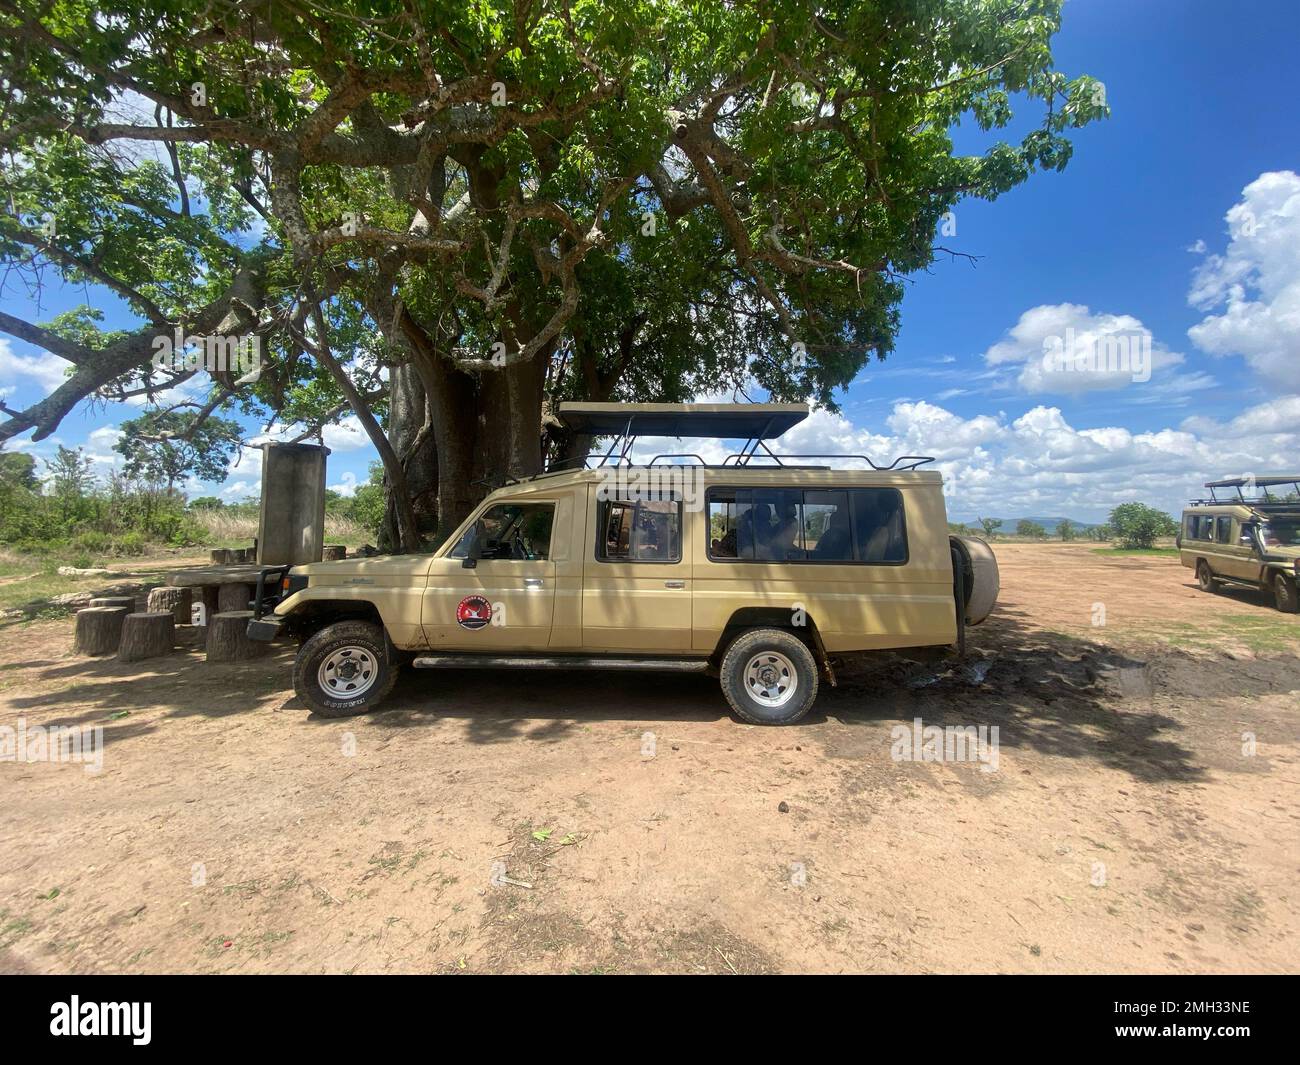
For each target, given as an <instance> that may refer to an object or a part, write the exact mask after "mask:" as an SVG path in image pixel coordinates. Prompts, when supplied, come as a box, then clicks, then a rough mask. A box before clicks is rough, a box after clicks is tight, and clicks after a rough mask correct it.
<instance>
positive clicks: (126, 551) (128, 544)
mask: <svg viewBox="0 0 1300 1065" xmlns="http://www.w3.org/2000/svg"><path fill="white" fill-rule="evenodd" d="M113 549H114V550H115V551H116V552H117V553H118V554H119V555H143V554H144V553H145V551H147V550H148V549H149V541H148V539H147V538H146V537H145V535H144V533H142V532H129V533H126V534H124V535H122V536H119V537H118V538H117V540H116V542H115V543H114V544H113Z"/></svg>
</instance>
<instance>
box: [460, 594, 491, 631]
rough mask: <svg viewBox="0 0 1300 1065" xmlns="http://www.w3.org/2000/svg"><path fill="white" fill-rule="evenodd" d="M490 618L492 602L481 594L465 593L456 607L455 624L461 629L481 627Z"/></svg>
mask: <svg viewBox="0 0 1300 1065" xmlns="http://www.w3.org/2000/svg"><path fill="white" fill-rule="evenodd" d="M491 620H492V604H491V603H489V602H488V601H487V600H486V599H484V598H483V597H482V596H481V595H467V596H465V598H464V599H462V600H461V601H460V605H459V606H458V607H456V624H457V625H459V626H460V627H461V628H462V629H481V628H482V627H483V626H484V625H486V624H488V623H489V622H490V621H491Z"/></svg>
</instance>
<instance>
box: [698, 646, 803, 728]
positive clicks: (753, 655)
mask: <svg viewBox="0 0 1300 1065" xmlns="http://www.w3.org/2000/svg"><path fill="white" fill-rule="evenodd" d="M719 673H720V679H721V682H722V693H723V694H724V695H725V696H726V697H727V702H728V703H730V704H731V708H732V709H733V710H734V711H735V712H736V714H737V715H738V716H739V717H741V718H742V719H743V720H745V721H748V722H750V723H751V724H754V725H793V724H794V723H795V722H796V721H798V720H799V719H800V718H801V717H803V716H804V714H806V713H807V712H808V710H809V709H810V708H811V707H812V704H813V701H814V700H815V699H816V698H817V660H816V659H815V658H813V655H812V652H811V651H810V650H808V645H807V644H805V643H804V642H803V641H802V640H801V639H799V638H798V637H797V636H794V635H792V634H791V633H788V632H784V631H783V630H781V629H754V630H752V631H750V632H747V633H745V634H744V635H742V636H739V637H737V638H736V639H735V640H734V641H732V644H731V646H730V647H728V648H727V653H726V654H725V655H723V657H722V668H721V670H719Z"/></svg>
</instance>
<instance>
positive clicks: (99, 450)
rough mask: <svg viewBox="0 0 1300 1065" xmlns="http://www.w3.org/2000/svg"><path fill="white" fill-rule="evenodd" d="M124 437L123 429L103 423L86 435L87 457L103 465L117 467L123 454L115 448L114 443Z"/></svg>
mask: <svg viewBox="0 0 1300 1065" xmlns="http://www.w3.org/2000/svg"><path fill="white" fill-rule="evenodd" d="M121 439H122V430H121V429H116V428H114V427H113V426H111V425H101V426H100V427H99V428H98V429H94V430H92V431H91V433H90V435H89V436H87V437H86V443H85V445H84V446H85V449H86V457H87V458H89V459H90V460H91V461H92V462H95V463H98V464H99V465H101V466H113V467H116V466H117V465H118V464H119V463H120V462H121V461H122V456H121V455H119V454H118V453H117V452H116V451H114V450H113V445H114V444H116V443H117V442H118V441H119V440H121Z"/></svg>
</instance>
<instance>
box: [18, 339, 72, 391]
mask: <svg viewBox="0 0 1300 1065" xmlns="http://www.w3.org/2000/svg"><path fill="white" fill-rule="evenodd" d="M71 366H72V363H70V362H68V361H67V359H61V358H59V357H58V356H57V355H50V354H48V353H42V354H40V355H19V354H17V353H16V352H15V351H14V349H13V347H12V345H11V344H10V343H9V341H8V340H6V339H4V338H3V337H0V384H11V385H16V384H21V383H22V382H23V381H24V380H27V381H34V382H35V383H36V384H37V386H38V387H39V388H40V389H41V390H42V391H43V392H53V391H54V390H55V389H56V388H58V387H59V385H61V384H63V382H64V381H65V380H67V376H66V374H65V373H64V371H65V370H68V369H70V368H71Z"/></svg>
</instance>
